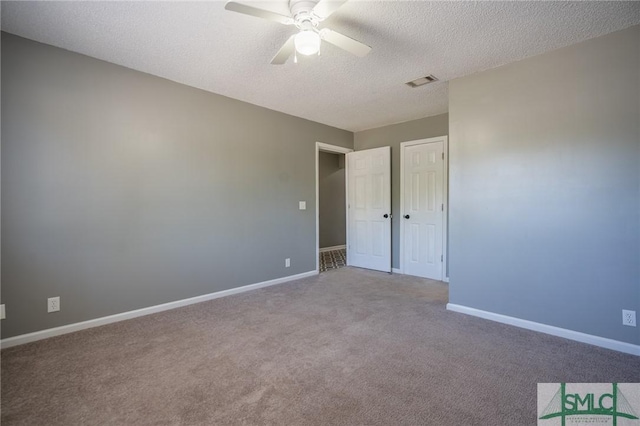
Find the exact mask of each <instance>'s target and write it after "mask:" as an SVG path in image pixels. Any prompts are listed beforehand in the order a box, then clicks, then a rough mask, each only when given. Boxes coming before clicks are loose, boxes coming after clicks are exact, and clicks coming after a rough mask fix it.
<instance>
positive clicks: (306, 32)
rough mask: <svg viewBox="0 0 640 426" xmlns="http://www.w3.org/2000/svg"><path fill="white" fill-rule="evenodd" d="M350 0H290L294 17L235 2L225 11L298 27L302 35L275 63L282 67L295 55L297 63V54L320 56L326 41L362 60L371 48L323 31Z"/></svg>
mask: <svg viewBox="0 0 640 426" xmlns="http://www.w3.org/2000/svg"><path fill="white" fill-rule="evenodd" d="M346 2H347V0H319V1H318V0H289V10H290V11H291V15H290V16H285V15H281V14H279V13H275V12H271V11H269V10H264V9H259V8H257V7H253V6H248V5H245V4H241V3H236V2H234V1H230V2H228V3H227V4H226V5H225V6H224V8H225V9H227V10H231V11H233V12H238V13H244V14H245V15H251V16H255V17H258V18H263V19H268V20H270V21H275V22H279V23H281V24H284V25H294V26H295V27H296V28H297V29H298V33H296V34H294V35H292V36H291V37H289V39H288V40H287V41H286V42H285V43H284V45H283V46H282V47H281V48H280V50H279V51H278V53H276V56H274V57H273V59H272V60H271V63H272V64H274V65H282V64H284V63H285V62H287V59H289V57H290V56H291V55H292V54H294V61H295V62H297V53H299V54H301V55H314V54H320V41H321V40H324V41H326V42H327V43H331V44H333V45H334V46H337V47H339V48H341V49H343V50H346V51H347V52H349V53H352V54H354V55H356V56H358V57H363V56H366V55H367V53H369V51H370V50H371V47H369V46H367V45H366V44H363V43H360V42H359V41H357V40H354V39H352V38H351V37H347V36H346V35H343V34H340V33H339V32H336V31H333V30H330V29H329V28H322V29H319V28H318V26H319V25H320V23H321V22H322V21H324V20H325V19H327V18H328V17H329V16H331V14H332V13H333V12H335V11H336V10H338V8H339V7H340V6H342V5H343V4H344V3H346Z"/></svg>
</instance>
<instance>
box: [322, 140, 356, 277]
mask: <svg viewBox="0 0 640 426" xmlns="http://www.w3.org/2000/svg"><path fill="white" fill-rule="evenodd" d="M320 152H329V153H331V154H344V155H345V159H344V185H345V186H344V192H345V200H344V202H345V209H344V210H345V215H346V222H345V224H346V230H345V231H346V236H347V241H346V244H347V247H348V246H349V209H348V208H346V206H347V203H348V202H349V200H348V198H347V197H349V191H348V188H349V180H348V179H349V169H348V167H349V166H348V165H347V158H346V154H348V153H350V152H353V149H351V148H344V147H342V146H337V145H330V144H328V143H323V142H316V273H318V274H319V273H320V164H319V160H320Z"/></svg>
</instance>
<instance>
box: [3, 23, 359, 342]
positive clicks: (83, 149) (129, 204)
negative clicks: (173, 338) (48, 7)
mask: <svg viewBox="0 0 640 426" xmlns="http://www.w3.org/2000/svg"><path fill="white" fill-rule="evenodd" d="M2 89H3V90H2V151H3V152H2V154H3V155H2V209H3V210H2V231H3V235H2V303H5V304H6V309H7V319H6V320H4V321H2V337H3V338H6V337H11V336H15V335H19V334H23V333H27V332H32V331H36V330H41V329H46V328H50V327H55V326H60V325H63V324H69V323H74V322H78V321H83V320H88V319H91V318H97V317H102V316H105V315H110V314H115V313H118V312H124V311H129V310H133V309H138V308H142V307H146V306H152V305H157V304H160V303H165V302H169V301H174V300H179V299H184V298H188V297H193V296H198V295H202V294H207V293H211V292H215V291H219V290H224V289H229V288H233V287H238V286H242V285H247V284H252V283H256V282H261V281H265V280H270V279H274V278H278V277H283V276H288V275H293V274H298V273H302V272H307V271H312V270H314V269H315V264H316V259H315V253H316V247H315V241H316V239H315V213H314V212H315V164H314V163H315V142H316V141H321V142H326V143H330V144H334V145H339V146H343V147H349V148H351V147H352V146H353V134H352V133H351V132H347V131H343V130H339V129H335V128H332V127H328V126H325V125H321V124H318V123H314V122H311V121H306V120H302V119H299V118H296V117H292V116H289V115H285V114H281V113H278V112H275V111H271V110H267V109H264V108H260V107H257V106H254V105H250V104H247V103H243V102H240V101H236V100H232V99H229V98H225V97H223V96H218V95H215V94H211V93H208V92H204V91H201V90H197V89H194V88H190V87H187V86H183V85H180V84H177V83H173V82H170V81H167V80H164V79H161V78H157V77H153V76H150V75H147V74H143V73H140V72H137V71H133V70H130V69H126V68H123V67H120V66H116V65H113V64H109V63H106V62H102V61H99V60H96V59H92V58H88V57H86V56H82V55H78V54H75V53H71V52H68V51H64V50H61V49H58V48H55V47H51V46H47V45H43V44H39V43H35V42H31V41H28V40H25V39H22V38H19V37H15V36H12V35H9V34H6V33H2ZM300 200H305V201H306V202H307V210H304V211H300V210H298V201H300ZM286 257H290V258H291V267H290V268H288V269H286V268H285V267H284V259H285V258H286ZM52 296H60V297H61V307H62V310H61V311H60V312H59V313H54V314H47V313H46V299H47V297H52Z"/></svg>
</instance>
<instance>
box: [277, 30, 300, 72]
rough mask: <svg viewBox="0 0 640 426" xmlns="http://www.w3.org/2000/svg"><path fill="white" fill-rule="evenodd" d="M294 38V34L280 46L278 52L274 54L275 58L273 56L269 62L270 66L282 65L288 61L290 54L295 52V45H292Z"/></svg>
mask: <svg viewBox="0 0 640 426" xmlns="http://www.w3.org/2000/svg"><path fill="white" fill-rule="evenodd" d="M295 37H296V35H295V34H294V35H292V36H291V37H289V40H287V41H286V42H285V43H284V44H283V45H282V47H281V48H280V50H278V53H276V56H274V57H273V59H272V60H271V64H272V65H282V64H284V63H285V62H287V59H289V56H291V54H292V53H293V51H294V50H295V43H294V39H295Z"/></svg>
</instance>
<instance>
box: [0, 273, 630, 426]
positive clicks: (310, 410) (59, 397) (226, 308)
mask: <svg viewBox="0 0 640 426" xmlns="http://www.w3.org/2000/svg"><path fill="white" fill-rule="evenodd" d="M446 302H447V287H446V285H445V284H443V283H439V282H434V281H428V280H421V279H417V278H411V277H406V276H401V275H388V274H384V273H378V272H372V271H364V270H357V269H353V268H350V267H345V268H341V269H337V270H332V271H328V272H326V273H323V274H320V275H319V276H317V277H312V278H307V279H304V280H300V281H296V282H291V283H287V284H282V285H278V286H274V287H270V288H266V289H262V290H257V291H253V292H249V293H244V294H240V295H235V296H230V297H226V298H223V299H217V300H213V301H210V302H205V303H200V304H197V305H192V306H188V307H185V308H180V309H176V310H172V311H167V312H163V313H159V314H155V315H150V316H146V317H141V318H137V319H133V320H129V321H124V322H120V323H116V324H112V325H108V326H103V327H99V328H95V329H90V330H85V331H81V332H77V333H73V334H68V335H64V336H59V337H56V338H51V339H48V340H44V341H40V342H35V343H32V344H27V345H23V346H18V347H14V348H8V349H5V350H3V351H2V353H1V356H2V376H1V379H2V389H1V390H2V404H1V406H2V417H1V419H2V424H3V425H14V424H16V425H18V424H19V425H111V424H116V425H180V424H183V425H214V424H215V425H225V424H246V425H254V424H256V425H257V424H273V425H276V424H278V425H348V424H349V425H351V424H353V425H365V424H366V425H439V426H442V425H483V426H484V425H491V426H497V425H510V426H512V425H534V424H536V383H538V382H639V381H640V358H638V357H634V356H631V355H624V354H621V353H617V352H613V351H609V350H606V349H600V348H596V347H593V346H589V345H584V344H580V343H576V342H572V341H569V340H564V339H561V338H556V337H552V336H548V335H544V334H539V333H535V332H531V331H526V330H522V329H518V328H514V327H510V326H506V325H502V324H497V323H494V322H490V321H485V320H481V319H478V318H473V317H469V316H465V315H462V314H458V313H453V312H448V311H446V310H445V304H446Z"/></svg>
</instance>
